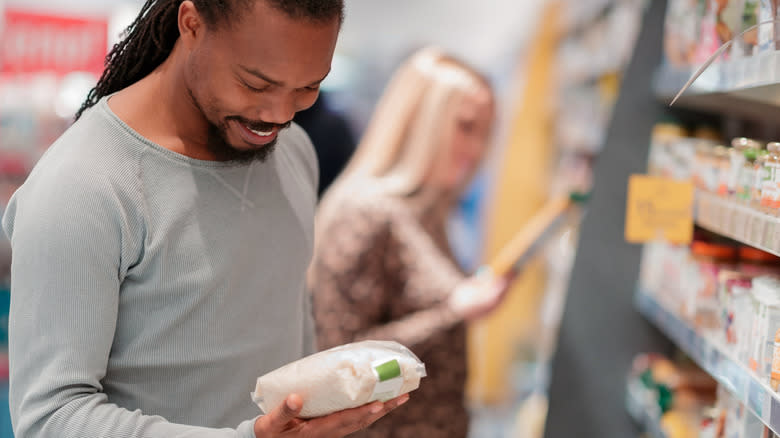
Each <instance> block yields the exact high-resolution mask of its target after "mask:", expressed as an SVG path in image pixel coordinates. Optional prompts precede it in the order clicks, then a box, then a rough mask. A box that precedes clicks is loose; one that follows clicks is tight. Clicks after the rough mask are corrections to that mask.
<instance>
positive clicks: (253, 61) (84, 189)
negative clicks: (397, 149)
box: [3, 0, 406, 438]
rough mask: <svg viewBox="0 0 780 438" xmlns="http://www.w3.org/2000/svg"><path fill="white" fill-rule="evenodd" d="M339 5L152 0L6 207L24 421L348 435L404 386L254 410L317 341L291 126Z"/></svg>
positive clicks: (14, 372) (38, 427)
mask: <svg viewBox="0 0 780 438" xmlns="http://www.w3.org/2000/svg"><path fill="white" fill-rule="evenodd" d="M342 14H343V4H342V0H222V1H214V0H187V1H182V0H148V1H147V2H146V4H145V5H144V6H143V8H142V11H141V13H140V14H139V16H138V18H137V19H136V21H135V22H134V23H133V24H132V25H131V26H130V28H129V29H128V33H127V35H126V38H125V39H124V40H123V41H122V42H121V43H120V44H119V45H117V46H116V47H115V48H114V49H113V50H112V52H111V53H110V54H109V57H108V60H107V66H106V71H105V72H104V74H103V76H102V77H101V79H100V81H99V82H98V84H97V86H96V87H95V89H94V90H92V92H91V93H90V95H89V97H88V99H87V102H86V103H85V104H84V107H83V108H82V109H81V110H80V111H79V113H78V115H77V122H76V123H75V124H74V125H73V126H72V127H71V129H69V130H68V131H67V132H66V133H65V134H64V135H63V136H62V137H61V138H60V139H59V140H58V141H57V142H55V143H54V144H53V145H52V146H51V148H50V149H49V150H48V151H47V153H46V154H45V156H44V157H43V158H42V159H41V161H40V162H39V163H38V165H37V166H36V169H35V170H34V171H33V172H32V173H31V175H30V177H29V179H28V180H27V181H26V183H25V184H24V185H23V186H22V187H21V188H20V189H19V190H18V191H17V193H16V194H15V195H14V197H13V199H12V201H11V202H10V204H9V206H8V208H7V211H6V214H5V217H4V218H3V225H4V228H5V230H6V233H7V234H8V235H9V236H10V238H11V242H12V248H13V262H12V285H11V288H12V303H11V316H10V347H9V355H10V360H11V389H10V403H11V410H12V419H13V423H14V428H15V431H16V434H17V436H20V437H74V438H75V437H78V438H96V437H131V438H133V437H139V438H140V437H145V438H168V437H185V436H186V437H209V438H211V437H216V438H221V437H242V438H243V437H247V438H248V437H277V436H284V437H296V436H305V437H339V436H344V435H347V434H349V433H351V432H354V431H356V430H358V429H360V428H363V427H366V426H368V425H369V424H371V423H372V422H374V421H376V420H377V419H379V418H380V417H381V416H383V415H384V414H386V413H387V412H388V411H389V410H391V409H393V408H395V407H396V406H398V405H400V404H402V403H403V402H404V401H406V397H402V398H399V399H396V400H393V401H390V402H387V403H386V404H382V403H374V404H370V405H367V406H364V407H361V408H357V409H353V410H349V411H343V412H339V413H336V414H333V415H330V416H326V417H323V418H319V419H314V420H302V419H299V418H296V416H297V414H298V413H299V412H300V409H301V408H302V404H303V403H304V402H305V401H304V400H303V398H302V397H301V396H300V395H295V394H292V395H290V397H289V398H288V399H287V400H286V401H285V403H283V404H282V406H280V407H278V408H277V409H275V410H273V411H272V412H270V413H269V414H268V415H265V416H261V417H257V414H258V409H257V407H256V406H254V405H253V404H252V403H251V402H250V397H249V394H250V391H251V390H252V389H253V387H254V382H255V379H256V377H258V376H259V375H261V374H264V373H266V372H268V371H271V370H272V369H275V368H277V367H279V366H281V365H283V364H285V363H288V362H290V361H293V360H295V359H298V358H300V357H301V356H303V355H305V354H307V353H310V352H312V351H313V342H312V329H311V325H310V324H311V320H310V312H309V309H308V298H307V296H306V294H305V293H304V277H305V275H304V272H305V269H306V267H307V265H308V263H309V259H310V257H311V251H312V245H313V242H312V228H313V225H312V222H313V214H314V206H315V202H316V185H317V171H316V166H317V165H316V161H315V157H314V152H313V150H312V147H311V143H310V142H309V140H308V139H307V138H306V135H305V134H304V133H303V132H302V131H301V129H300V128H298V127H296V126H291V127H289V129H286V128H288V126H290V124H289V121H290V120H291V119H292V118H293V115H294V114H295V112H296V111H299V110H302V109H304V108H307V107H309V106H311V105H312V103H313V102H314V101H315V99H316V98H317V93H318V86H319V83H320V82H321V81H322V80H323V79H324V78H325V76H326V75H327V74H328V72H329V69H330V63H331V58H332V55H333V51H334V47H335V44H336V39H337V35H338V31H339V27H340V23H341V17H342ZM275 146H276V150H275V151H274V152H272V150H273V149H274V147H275ZM253 417H255V418H253Z"/></svg>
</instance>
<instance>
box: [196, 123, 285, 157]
mask: <svg viewBox="0 0 780 438" xmlns="http://www.w3.org/2000/svg"><path fill="white" fill-rule="evenodd" d="M288 126H290V123H286V124H285V125H282V126H280V127H279V128H280V129H279V131H280V132H279V133H281V130H282V129H284V128H286V127H288ZM226 131H227V126H226V124H222V125H221V126H219V125H215V124H213V123H212V122H211V121H209V136H208V141H207V143H206V147H207V148H208V150H209V152H211V153H212V154H213V155H214V158H215V159H216V160H217V161H229V162H233V163H236V164H248V163H251V162H254V161H260V162H261V163H264V162H265V161H266V160H267V159H268V157H270V156H271V153H273V151H274V149H276V143H277V141H278V140H279V134H277V137H276V138H275V139H274V140H273V141H272V142H270V143H268V144H266V145H264V146H260V147H256V148H253V149H246V150H242V149H237V148H235V147H234V146H233V145H231V144H230V143H229V142H228V140H227V132H226Z"/></svg>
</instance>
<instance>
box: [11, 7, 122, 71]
mask: <svg viewBox="0 0 780 438" xmlns="http://www.w3.org/2000/svg"><path fill="white" fill-rule="evenodd" d="M3 18H4V22H5V23H4V25H3V26H0V29H2V34H0V73H37V72H54V73H58V74H66V73H70V72H73V71H84V72H92V73H97V74H100V73H101V72H102V71H103V61H104V59H105V57H106V50H107V49H106V48H107V44H108V21H107V20H106V19H96V18H74V17H62V16H56V15H47V14H41V13H36V12H28V11H21V10H15V9H6V11H5V13H4V17H3Z"/></svg>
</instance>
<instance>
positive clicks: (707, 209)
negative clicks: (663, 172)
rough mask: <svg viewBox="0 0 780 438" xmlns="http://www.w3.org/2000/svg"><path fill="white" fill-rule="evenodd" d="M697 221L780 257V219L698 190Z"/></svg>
mask: <svg viewBox="0 0 780 438" xmlns="http://www.w3.org/2000/svg"><path fill="white" fill-rule="evenodd" d="M694 216H695V218H696V224H697V225H699V226H700V227H703V228H706V229H708V230H710V231H712V232H715V233H718V234H720V235H723V236H726V237H730V238H732V239H734V240H737V241H739V242H742V243H744V244H746V245H750V246H753V247H755V248H758V249H761V250H763V251H766V252H769V253H772V254H774V255H777V256H780V218H779V217H775V216H770V215H768V214H766V213H762V212H760V211H757V210H755V209H753V208H750V207H748V206H747V205H742V204H738V203H736V202H734V201H731V200H728V199H725V198H721V197H720V196H717V195H714V194H712V193H707V192H703V191H697V193H696V206H695V210H694Z"/></svg>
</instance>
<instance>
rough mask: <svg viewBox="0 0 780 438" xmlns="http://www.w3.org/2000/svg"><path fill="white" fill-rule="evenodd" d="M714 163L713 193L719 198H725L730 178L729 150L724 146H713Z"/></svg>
mask: <svg viewBox="0 0 780 438" xmlns="http://www.w3.org/2000/svg"><path fill="white" fill-rule="evenodd" d="M713 154H714V162H715V174H716V175H717V176H716V186H715V188H714V190H713V191H714V192H716V193H717V194H718V195H719V196H723V197H726V196H728V194H729V178H730V176H731V159H730V155H731V153H730V152H729V148H727V147H726V146H715V150H714V152H713Z"/></svg>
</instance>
